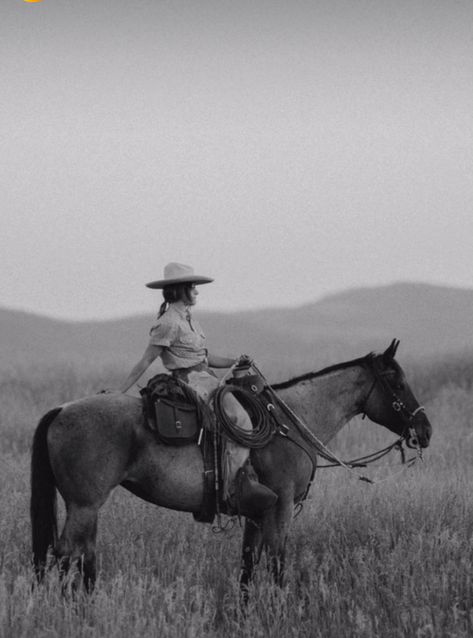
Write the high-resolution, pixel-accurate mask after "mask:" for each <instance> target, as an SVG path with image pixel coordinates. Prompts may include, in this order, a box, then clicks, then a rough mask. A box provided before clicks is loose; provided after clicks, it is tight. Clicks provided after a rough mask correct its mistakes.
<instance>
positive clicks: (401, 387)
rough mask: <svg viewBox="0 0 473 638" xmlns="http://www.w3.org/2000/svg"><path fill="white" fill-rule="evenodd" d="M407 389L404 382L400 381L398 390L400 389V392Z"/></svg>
mask: <svg viewBox="0 0 473 638" xmlns="http://www.w3.org/2000/svg"><path fill="white" fill-rule="evenodd" d="M405 388H406V386H405V385H404V383H403V382H402V381H400V382H399V383H398V384H397V389H398V390H405Z"/></svg>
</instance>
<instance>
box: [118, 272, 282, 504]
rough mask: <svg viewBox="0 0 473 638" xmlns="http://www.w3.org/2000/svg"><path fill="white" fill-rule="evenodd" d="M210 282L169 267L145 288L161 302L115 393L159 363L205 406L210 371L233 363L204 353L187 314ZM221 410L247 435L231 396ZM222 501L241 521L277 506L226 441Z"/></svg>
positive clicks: (242, 453)
mask: <svg viewBox="0 0 473 638" xmlns="http://www.w3.org/2000/svg"><path fill="white" fill-rule="evenodd" d="M212 281H213V279H210V278H209V277H203V276H199V275H195V274H194V270H193V268H191V267H190V266H186V265H184V264H179V263H175V262H172V263H169V264H167V265H166V266H165V268H164V278H163V279H160V280H157V281H152V282H150V283H148V284H146V286H147V287H148V288H152V289H158V290H162V294H163V297H164V301H163V303H162V304H161V307H160V310H159V314H158V318H157V323H156V324H155V325H154V326H153V327H152V328H151V330H150V340H149V343H148V346H147V348H146V350H145V351H144V353H143V356H142V357H141V359H140V360H139V361H138V362H137V363H136V365H135V366H134V367H133V368H132V370H131V371H130V373H129V375H128V377H127V378H126V379H125V381H124V382H123V384H122V385H121V386H120V387H119V391H120V392H123V393H125V392H127V390H129V389H130V388H131V386H132V385H134V384H135V383H136V382H137V381H138V379H139V378H140V377H141V376H142V375H143V373H144V372H145V371H146V370H147V369H148V368H149V366H150V365H151V364H152V363H153V361H155V359H157V358H158V357H160V358H161V361H162V363H163V365H164V366H165V368H166V369H167V370H168V371H169V372H170V373H171V374H172V375H173V376H175V377H177V378H179V379H180V380H182V381H184V382H186V383H188V384H189V386H190V387H191V388H192V389H193V390H195V392H196V393H197V394H198V395H199V396H200V397H201V398H202V399H204V401H206V402H208V401H209V398H210V396H211V394H212V392H213V391H214V390H215V389H216V388H217V387H218V385H219V379H218V378H217V376H216V375H215V373H214V372H213V370H212V368H230V367H231V366H232V365H234V364H235V363H236V362H237V361H238V359H234V358H229V357H222V356H218V355H215V354H211V353H209V352H208V350H207V348H206V342H205V335H204V333H203V331H202V328H201V327H200V325H199V323H198V322H197V321H196V320H195V319H194V318H193V317H192V314H191V308H192V307H193V306H195V304H196V303H197V296H198V294H199V291H198V289H197V286H198V285H201V284H207V283H210V282H212ZM223 408H224V410H225V413H226V415H227V417H228V418H230V419H231V420H232V421H233V423H234V424H235V426H236V427H237V428H241V429H242V430H247V431H248V430H252V423H251V420H250V417H249V416H248V413H247V412H246V411H245V410H244V408H243V407H242V405H241V404H240V403H239V402H238V400H237V399H236V398H235V397H234V396H233V395H232V394H231V393H228V394H226V395H225V398H224V404H223ZM223 498H224V500H225V501H226V503H227V506H228V509H229V512H234V513H241V514H242V515H248V514H251V513H252V512H253V511H254V509H255V508H257V509H258V510H260V511H264V510H265V509H268V508H269V507H271V506H272V505H274V503H275V502H276V500H277V495H276V494H275V493H274V492H273V491H272V490H271V489H269V488H268V487H266V486H265V485H262V484H261V483H259V482H258V480H257V478H256V473H255V472H254V470H253V469H252V468H251V466H250V462H249V449H248V448H246V447H242V446H241V445H239V444H237V443H235V442H234V441H231V440H227V442H226V454H225V463H224V486H223Z"/></svg>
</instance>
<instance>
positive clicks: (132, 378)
mask: <svg viewBox="0 0 473 638" xmlns="http://www.w3.org/2000/svg"><path fill="white" fill-rule="evenodd" d="M162 350H163V349H162V347H161V346H152V345H149V346H148V347H147V348H146V350H145V351H144V354H143V356H142V357H141V359H140V360H139V361H138V363H137V364H136V365H135V366H134V367H133V368H132V370H131V372H130V374H129V375H128V377H127V378H126V379H125V381H124V382H123V383H122V385H121V386H120V387H119V388H118V391H119V392H126V391H127V390H129V389H130V388H131V386H132V385H133V384H134V383H136V382H137V381H138V379H139V378H140V377H141V375H142V374H143V373H144V372H146V370H147V369H148V368H149V366H150V365H151V364H152V363H153V361H154V360H155V359H156V358H157V357H159V356H160V355H161V352H162Z"/></svg>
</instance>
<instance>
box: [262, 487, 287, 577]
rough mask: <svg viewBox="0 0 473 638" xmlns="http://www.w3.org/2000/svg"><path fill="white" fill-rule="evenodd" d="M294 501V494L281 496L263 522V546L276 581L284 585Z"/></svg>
mask: <svg viewBox="0 0 473 638" xmlns="http://www.w3.org/2000/svg"><path fill="white" fill-rule="evenodd" d="M293 509H294V502H293V498H292V495H291V496H289V495H284V496H281V495H280V497H279V500H278V502H277V504H276V507H275V508H274V510H271V512H269V514H268V516H267V517H266V518H265V520H264V523H263V547H264V549H265V551H266V554H267V556H268V561H269V566H270V569H271V573H272V575H273V578H274V582H275V583H276V584H277V585H278V586H279V587H283V585H284V579H285V567H286V545H287V539H288V536H289V531H290V529H291V524H292V518H293Z"/></svg>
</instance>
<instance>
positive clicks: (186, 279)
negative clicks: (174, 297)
mask: <svg viewBox="0 0 473 638" xmlns="http://www.w3.org/2000/svg"><path fill="white" fill-rule="evenodd" d="M211 281H213V279H210V277H202V276H200V275H194V269H193V268H192V267H191V266H186V265H185V264H178V263H176V262H171V263H170V264H167V265H166V266H164V279H158V281H150V282H149V284H146V286H147V287H148V288H164V287H165V286H171V285H172V284H186V283H189V284H209V283H210V282H211Z"/></svg>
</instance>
